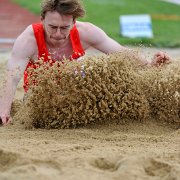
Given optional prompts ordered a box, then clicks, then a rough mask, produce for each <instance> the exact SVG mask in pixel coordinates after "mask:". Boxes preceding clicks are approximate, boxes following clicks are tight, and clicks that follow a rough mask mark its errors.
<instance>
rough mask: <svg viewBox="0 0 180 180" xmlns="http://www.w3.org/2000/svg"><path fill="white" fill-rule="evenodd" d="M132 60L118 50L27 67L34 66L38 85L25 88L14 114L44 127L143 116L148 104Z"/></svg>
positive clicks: (69, 126)
mask: <svg viewBox="0 0 180 180" xmlns="http://www.w3.org/2000/svg"><path fill="white" fill-rule="evenodd" d="M135 61H136V62H138V61H137V58H134V57H133V56H131V55H129V56H128V55H127V54H123V53H119V54H112V55H108V56H101V57H87V58H85V59H84V60H82V61H79V62H77V61H71V62H69V61H64V62H63V63H62V62H56V63H55V64H54V65H53V66H50V65H49V64H43V66H41V68H38V69H36V70H30V72H32V71H35V72H34V77H36V82H38V86H36V85H34V86H32V87H31V88H30V90H29V92H28V93H27V98H26V100H25V102H24V104H23V106H22V108H21V109H20V111H19V112H18V114H19V115H18V114H17V115H16V118H15V119H18V120H20V122H21V123H24V124H25V126H26V127H35V128H48V129H49V128H71V127H77V126H79V125H83V126H84V125H87V124H89V123H106V122H110V121H113V120H115V121H116V122H124V121H134V120H136V121H143V120H144V119H146V117H147V116H148V114H149V104H148V101H147V98H146V96H145V94H144V92H143V90H142V88H141V85H140V83H141V81H139V77H138V76H137V72H136V71H137V67H138V63H134V62H135ZM134 64H136V65H134ZM44 69H45V71H44ZM31 84H32V83H31ZM23 114H25V116H23ZM23 117H26V118H23ZM27 117H28V118H27Z"/></svg>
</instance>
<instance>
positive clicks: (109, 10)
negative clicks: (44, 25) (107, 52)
mask: <svg viewBox="0 0 180 180" xmlns="http://www.w3.org/2000/svg"><path fill="white" fill-rule="evenodd" d="M13 1H14V2H16V3H19V4H20V5H22V6H24V7H26V8H27V9H29V10H30V11H32V12H34V13H36V14H39V13H40V3H41V0H31V1H27V0H13ZM83 3H84V6H85V8H86V11H87V14H86V17H85V18H83V19H79V20H81V21H88V22H92V23H93V24H95V25H97V26H99V27H100V28H102V29H103V30H104V31H105V32H106V33H107V34H108V35H109V36H110V37H112V38H113V39H115V40H116V41H118V42H119V43H120V44H123V45H139V44H144V45H147V46H150V45H151V46H156V47H180V35H179V29H180V6H178V5H175V4H171V3H167V2H163V1H160V0H84V1H83ZM127 14H150V15H151V17H152V26H153V33H154V38H152V39H145V38H135V39H131V38H124V37H121V36H120V25H119V16H120V15H127Z"/></svg>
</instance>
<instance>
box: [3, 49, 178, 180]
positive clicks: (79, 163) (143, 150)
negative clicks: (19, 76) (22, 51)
mask: <svg viewBox="0 0 180 180" xmlns="http://www.w3.org/2000/svg"><path fill="white" fill-rule="evenodd" d="M154 50H156V49H151V50H150V49H148V50H147V51H146V55H147V54H149V52H150V54H152V52H154ZM166 51H167V52H169V53H170V55H172V56H173V57H174V58H175V59H178V57H180V51H179V50H176V51H175V50H170V49H166ZM8 56H9V52H2V53H1V55H0V59H1V60H0V65H1V66H0V69H1V70H0V79H1V80H2V74H3V73H4V69H5V64H6V62H7V59H8ZM22 97H23V90H22V81H21V83H20V84H19V87H18V89H17V93H16V96H15V99H22ZM0 136H1V139H0V179H2V180H3V179H18V180H19V179H38V180H39V179H42V180H44V179H47V180H49V179H67V180H70V179H72V180H76V179H78V180H79V179H89V180H91V179H92V180H96V179H98V180H99V179H103V180H106V179H108V180H111V179H126V180H131V179H132V180H134V179H138V180H141V179H148V180H160V179H164V180H178V179H180V129H179V128H178V126H176V125H174V124H168V123H165V122H164V123H162V122H158V121H157V120H156V119H153V118H152V119H148V120H147V121H143V122H138V121H133V122H125V123H119V124H117V123H107V124H91V125H87V126H86V127H78V128H76V129H49V130H47V129H31V130H26V129H24V128H23V127H22V126H17V125H16V123H13V125H8V126H6V127H0Z"/></svg>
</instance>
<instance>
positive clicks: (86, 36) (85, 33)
mask: <svg viewBox="0 0 180 180" xmlns="http://www.w3.org/2000/svg"><path fill="white" fill-rule="evenodd" d="M77 24H78V23H77ZM77 27H78V26H77ZM79 32H80V38H81V41H82V44H83V47H84V48H85V49H88V48H89V47H93V48H95V49H97V50H99V51H101V52H103V53H105V54H109V53H113V52H126V53H127V54H128V55H130V56H132V57H133V56H134V57H135V59H139V60H140V61H141V63H142V65H147V64H151V65H153V66H158V65H161V64H167V63H169V62H170V57H168V55H166V54H165V53H164V52H158V53H156V54H155V55H154V57H153V60H152V62H151V63H150V62H148V61H147V60H146V58H145V57H143V56H142V54H138V53H137V52H136V51H134V50H132V49H129V48H126V47H124V46H122V45H120V44H119V43H118V42H116V41H115V40H113V39H112V38H110V37H109V36H107V34H106V33H105V32H104V31H103V30H102V29H100V28H98V27H97V26H95V25H93V24H91V23H80V22H79ZM137 56H138V57H137Z"/></svg>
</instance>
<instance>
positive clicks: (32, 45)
mask: <svg viewBox="0 0 180 180" xmlns="http://www.w3.org/2000/svg"><path fill="white" fill-rule="evenodd" d="M36 50H37V45H36V39H35V37H34V32H33V28H32V26H31V25H29V26H28V27H27V28H26V29H25V30H24V31H23V32H22V33H21V34H20V35H19V36H18V37H17V39H16V41H15V43H14V46H13V52H14V51H15V52H17V51H22V52H23V53H24V55H28V56H31V55H33V53H35V52H36Z"/></svg>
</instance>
